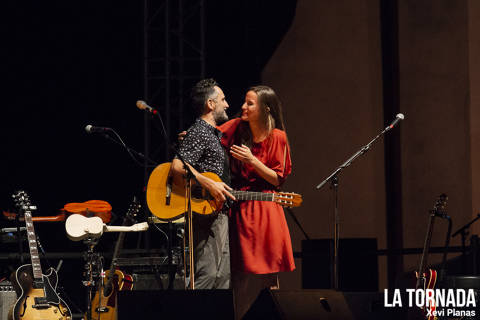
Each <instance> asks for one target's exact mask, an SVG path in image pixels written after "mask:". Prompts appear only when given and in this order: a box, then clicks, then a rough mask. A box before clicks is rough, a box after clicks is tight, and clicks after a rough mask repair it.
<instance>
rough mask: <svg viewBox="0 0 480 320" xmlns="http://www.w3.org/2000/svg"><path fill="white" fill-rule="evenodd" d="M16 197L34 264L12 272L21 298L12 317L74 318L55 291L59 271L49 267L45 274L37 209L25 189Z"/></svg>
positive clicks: (23, 319)
mask: <svg viewBox="0 0 480 320" xmlns="http://www.w3.org/2000/svg"><path fill="white" fill-rule="evenodd" d="M13 198H14V201H15V204H16V206H17V207H18V208H19V210H20V211H21V212H23V213H24V216H25V224H26V228H27V238H28V246H29V248H30V256H31V264H25V265H22V266H20V267H19V268H18V269H17V270H16V271H15V273H14V274H12V283H13V286H14V288H15V291H16V292H17V296H18V299H17V301H16V302H15V304H14V306H13V308H12V309H11V312H10V314H9V320H39V319H42V320H43V319H45V320H71V319H72V313H71V311H70V308H69V307H68V306H67V304H66V303H65V302H64V301H63V300H62V299H61V298H60V297H59V296H58V293H57V290H56V289H57V283H58V275H57V272H56V271H55V269H53V268H50V269H49V270H48V271H49V272H48V273H47V274H46V275H45V274H43V273H42V267H41V264H40V257H39V255H38V248H37V240H36V236H35V230H34V227H33V221H32V211H33V210H36V207H35V206H32V205H31V203H30V200H29V197H28V195H27V194H26V193H25V192H24V191H19V192H17V193H16V194H14V195H13ZM13 276H15V277H13Z"/></svg>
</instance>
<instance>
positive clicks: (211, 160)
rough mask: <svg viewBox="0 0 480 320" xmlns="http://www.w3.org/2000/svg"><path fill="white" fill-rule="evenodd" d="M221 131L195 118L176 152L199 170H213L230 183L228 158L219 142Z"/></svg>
mask: <svg viewBox="0 0 480 320" xmlns="http://www.w3.org/2000/svg"><path fill="white" fill-rule="evenodd" d="M221 137H222V133H221V132H220V131H219V130H218V129H217V128H215V127H213V126H211V125H210V124H208V123H207V122H206V121H205V120H202V119H197V120H196V121H195V123H194V124H193V125H192V126H191V127H190V128H189V129H188V131H187V135H186V136H185V138H184V139H183V142H182V143H181V145H180V147H179V150H178V152H179V153H180V155H181V156H182V158H183V160H185V161H186V162H187V163H189V164H190V165H191V166H193V167H194V168H195V169H196V170H197V171H199V172H213V173H215V174H217V175H218V176H220V178H221V179H222V181H224V182H225V183H227V184H229V183H230V172H229V171H230V168H229V166H228V158H227V156H226V154H225V151H224V148H223V147H222V144H221V142H220V139H221Z"/></svg>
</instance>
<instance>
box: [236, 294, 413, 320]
mask: <svg viewBox="0 0 480 320" xmlns="http://www.w3.org/2000/svg"><path fill="white" fill-rule="evenodd" d="M383 299H384V298H383V294H382V293H380V292H348V293H345V292H340V291H335V290H297V291H282V290H263V291H262V292H261V293H260V295H259V296H258V298H257V300H255V302H254V303H253V305H252V307H251V308H250V310H249V311H248V312H247V313H246V315H245V317H244V318H243V319H244V320H253V319H282V320H290V319H294V320H313V319H318V320H351V319H354V320H385V319H389V320H404V319H406V313H405V310H404V309H401V308H386V307H385V306H384V301H383Z"/></svg>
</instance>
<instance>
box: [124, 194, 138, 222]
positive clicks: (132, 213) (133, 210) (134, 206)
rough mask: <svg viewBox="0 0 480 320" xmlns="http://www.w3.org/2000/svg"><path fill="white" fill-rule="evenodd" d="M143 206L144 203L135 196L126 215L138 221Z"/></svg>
mask: <svg viewBox="0 0 480 320" xmlns="http://www.w3.org/2000/svg"><path fill="white" fill-rule="evenodd" d="M141 208H142V204H141V203H140V202H139V201H138V200H137V197H133V201H132V203H131V204H130V207H128V210H127V213H126V214H125V216H126V217H127V218H128V219H129V220H131V221H136V220H137V216H138V213H139V212H140V209H141Z"/></svg>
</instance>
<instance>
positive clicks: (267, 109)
mask: <svg viewBox="0 0 480 320" xmlns="http://www.w3.org/2000/svg"><path fill="white" fill-rule="evenodd" d="M248 91H253V92H255V93H256V94H257V97H258V105H259V107H260V117H261V119H262V120H263V124H264V126H265V128H266V129H267V137H269V136H270V134H271V133H272V131H273V129H279V130H282V131H285V133H286V130H285V123H284V121H283V115H282V103H281V102H280V99H279V98H278V96H277V94H276V93H275V91H273V89H272V88H270V87H268V86H264V85H260V86H253V87H250V88H249V89H248ZM248 91H247V92H248ZM242 126H243V128H242V129H243V130H241V131H242V134H241V142H242V143H243V144H245V145H247V146H249V147H251V146H252V143H253V138H252V134H251V132H250V128H249V127H248V123H244V124H242Z"/></svg>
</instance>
